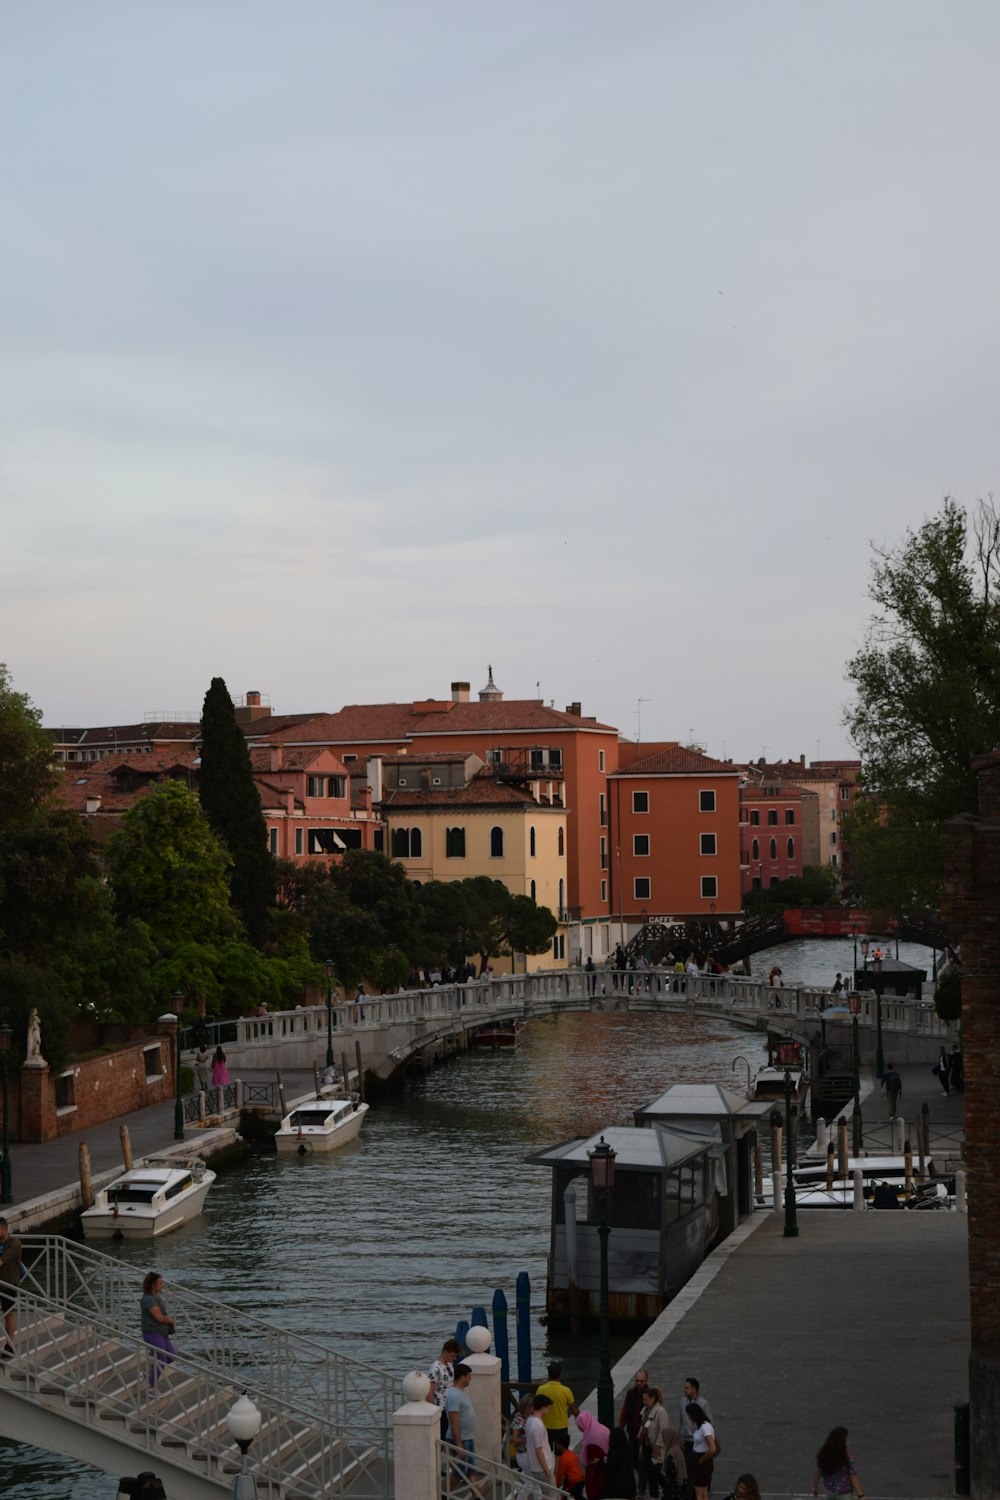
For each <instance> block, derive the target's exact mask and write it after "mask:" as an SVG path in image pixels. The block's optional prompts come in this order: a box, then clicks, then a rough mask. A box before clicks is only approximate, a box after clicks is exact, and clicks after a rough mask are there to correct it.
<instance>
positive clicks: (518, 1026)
mask: <svg viewBox="0 0 1000 1500" xmlns="http://www.w3.org/2000/svg"><path fill="white" fill-rule="evenodd" d="M527 1024H528V1023H527V1021H523V1020H521V1019H520V1018H518V1019H516V1020H513V1021H497V1022H496V1023H495V1024H494V1025H490V1026H480V1028H479V1030H478V1031H474V1032H473V1033H472V1035H471V1036H470V1037H469V1046H470V1047H480V1048H483V1049H484V1050H487V1051H490V1052H499V1051H500V1050H501V1049H502V1048H503V1049H506V1048H508V1047H516V1046H517V1045H518V1043H519V1042H520V1040H521V1034H522V1032H523V1031H524V1028H525V1027H526V1026H527Z"/></svg>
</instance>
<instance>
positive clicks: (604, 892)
mask: <svg viewBox="0 0 1000 1500" xmlns="http://www.w3.org/2000/svg"><path fill="white" fill-rule="evenodd" d="M607 899H608V882H607V881H606V880H602V881H601V901H602V902H604V901H607Z"/></svg>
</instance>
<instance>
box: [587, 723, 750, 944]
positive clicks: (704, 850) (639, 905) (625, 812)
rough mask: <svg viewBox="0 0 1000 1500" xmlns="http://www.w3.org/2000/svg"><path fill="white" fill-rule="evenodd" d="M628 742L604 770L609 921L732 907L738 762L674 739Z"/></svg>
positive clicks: (736, 893)
mask: <svg viewBox="0 0 1000 1500" xmlns="http://www.w3.org/2000/svg"><path fill="white" fill-rule="evenodd" d="M635 748H636V747H632V746H627V747H626V746H623V756H622V760H623V761H627V762H630V763H629V764H626V765H622V766H620V767H619V770H618V771H617V772H615V773H613V774H612V775H611V776H610V777H609V787H610V813H611V839H612V845H613V857H612V894H611V912H612V921H613V922H618V921H620V922H621V923H622V926H623V928H624V926H625V924H627V923H629V922H630V921H631V922H636V921H642V920H643V919H644V916H648V917H650V918H653V917H656V918H662V919H668V920H671V921H678V922H679V921H686V920H688V919H690V918H710V917H718V918H723V917H731V916H736V915H738V913H739V912H740V909H741V900H740V790H739V788H740V771H739V768H738V767H737V766H734V765H733V764H732V762H730V761H721V760H712V759H711V758H710V757H709V756H707V755H703V754H702V753H701V752H700V751H699V750H693V749H688V748H687V747H685V746H683V745H679V744H674V743H666V744H657V745H646V746H643V747H642V751H643V753H642V756H641V758H640V759H634V758H633V753H632V752H633V751H634V749H635Z"/></svg>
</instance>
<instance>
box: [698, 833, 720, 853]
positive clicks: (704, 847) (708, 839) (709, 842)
mask: <svg viewBox="0 0 1000 1500" xmlns="http://www.w3.org/2000/svg"><path fill="white" fill-rule="evenodd" d="M701 852H702V854H717V853H718V850H717V849H716V847H715V834H714V833H703V834H702V835H701Z"/></svg>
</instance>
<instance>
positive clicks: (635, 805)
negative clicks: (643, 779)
mask: <svg viewBox="0 0 1000 1500" xmlns="http://www.w3.org/2000/svg"><path fill="white" fill-rule="evenodd" d="M632 811H633V812H634V813H648V812H649V793H648V792H633V793H632Z"/></svg>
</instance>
